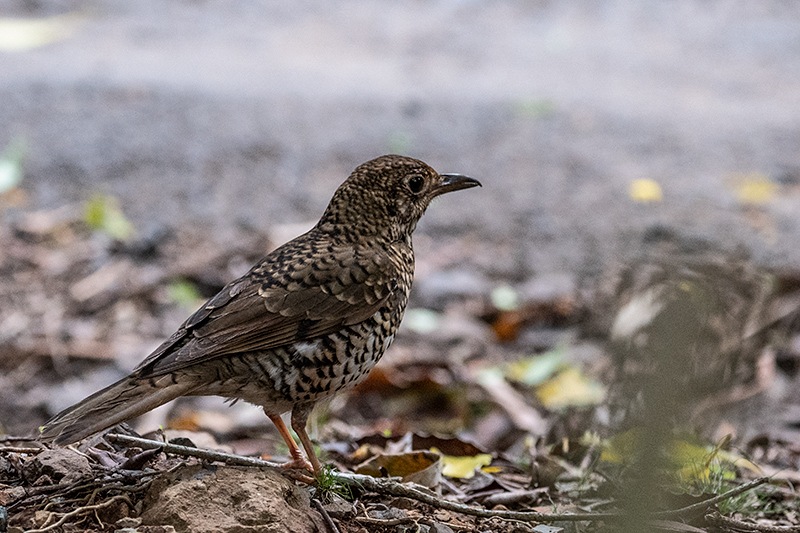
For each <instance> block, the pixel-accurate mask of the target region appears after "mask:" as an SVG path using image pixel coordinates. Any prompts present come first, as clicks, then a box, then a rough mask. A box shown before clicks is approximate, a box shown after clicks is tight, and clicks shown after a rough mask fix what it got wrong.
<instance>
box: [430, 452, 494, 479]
mask: <svg viewBox="0 0 800 533" xmlns="http://www.w3.org/2000/svg"><path fill="white" fill-rule="evenodd" d="M431 451H432V452H434V453H439V454H441V452H440V451H439V450H437V449H436V448H431ZM491 462H492V456H491V455H489V454H488V453H479V454H478V455H473V456H465V457H458V456H455V455H444V454H442V474H444V475H445V476H447V477H456V478H459V479H469V478H471V477H473V476H474V475H475V469H476V468H480V467H482V466H488V465H489V464H490V463H491Z"/></svg>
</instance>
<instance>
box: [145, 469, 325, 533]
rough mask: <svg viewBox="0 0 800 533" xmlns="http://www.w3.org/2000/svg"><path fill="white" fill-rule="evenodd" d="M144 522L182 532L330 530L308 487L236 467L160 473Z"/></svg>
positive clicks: (277, 475) (301, 532)
mask: <svg viewBox="0 0 800 533" xmlns="http://www.w3.org/2000/svg"><path fill="white" fill-rule="evenodd" d="M142 523H143V524H144V525H151V526H157V525H170V526H173V527H174V528H175V531H176V532H177V533H181V532H192V533H247V532H251V531H252V532H257V531H259V532H260V531H268V532H270V533H280V532H284V531H285V532H287V533H289V532H291V533H305V532H308V533H312V532H316V531H325V524H324V523H323V522H322V519H321V517H320V516H319V514H318V513H317V511H316V510H313V509H312V508H311V505H310V497H309V495H308V491H307V490H306V489H304V488H302V487H298V486H296V485H295V484H294V483H293V482H291V481H290V480H288V479H287V478H285V477H284V476H282V475H281V474H280V473H277V472H274V471H270V470H259V469H255V468H245V467H235V466H220V467H213V466H202V465H194V466H184V467H181V468H179V469H177V470H176V471H174V472H171V473H170V474H167V475H164V476H162V477H160V478H159V479H158V480H156V481H155V482H154V483H153V485H152V486H151V487H150V489H149V490H148V493H147V495H146V496H145V499H144V508H143V510H142Z"/></svg>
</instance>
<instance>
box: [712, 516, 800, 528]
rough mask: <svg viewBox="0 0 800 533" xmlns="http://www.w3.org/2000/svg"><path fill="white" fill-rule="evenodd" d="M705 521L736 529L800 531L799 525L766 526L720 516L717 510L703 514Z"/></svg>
mask: <svg viewBox="0 0 800 533" xmlns="http://www.w3.org/2000/svg"><path fill="white" fill-rule="evenodd" d="M705 518H706V522H708V523H709V524H714V525H715V526H719V527H724V528H727V529H737V530H739V531H757V532H759V533H800V526H768V525H761V524H751V523H750V522H743V521H742V520H736V519H735V518H728V517H727V516H722V515H721V514H719V513H717V512H713V513H709V514H707V515H706V516H705Z"/></svg>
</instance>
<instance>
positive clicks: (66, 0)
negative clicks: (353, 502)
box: [0, 0, 800, 455]
mask: <svg viewBox="0 0 800 533" xmlns="http://www.w3.org/2000/svg"><path fill="white" fill-rule="evenodd" d="M0 126H1V127H0V153H2V156H1V157H2V159H1V160H0V190H1V191H2V197H1V198H2V200H1V201H0V209H2V222H3V229H2V240H3V242H4V245H3V247H2V249H0V259H2V266H1V268H2V271H0V275H2V278H0V293H2V294H0V304H1V305H0V342H2V346H1V347H0V350H2V356H0V361H1V362H0V368H2V371H3V376H2V378H0V379H2V382H3V387H0V413H2V415H1V416H2V418H0V424H2V428H1V429H3V430H5V431H7V432H9V433H18V434H24V433H27V432H29V431H32V430H34V429H35V428H36V427H37V426H38V425H39V424H41V423H42V422H43V421H44V420H46V419H47V418H48V417H49V416H51V415H52V414H54V413H55V412H57V411H59V410H60V409H62V408H64V407H66V406H68V405H69V404H71V403H73V402H75V401H77V400H79V399H81V398H82V397H84V396H85V395H87V394H89V393H91V392H93V391H94V390H97V389H98V388H100V387H102V386H104V385H106V384H108V383H110V382H112V381H113V380H115V379H117V378H118V377H119V376H121V375H123V373H126V372H128V371H130V370H131V369H132V368H133V367H134V366H135V365H136V364H137V363H138V362H139V361H140V360H141V359H143V358H144V356H146V355H147V353H149V351H150V350H152V349H153V348H155V347H156V346H157V345H158V344H159V343H160V342H161V341H162V340H163V339H164V338H165V337H166V336H168V335H169V334H170V333H171V332H172V331H174V329H175V328H176V327H177V326H178V325H179V324H180V323H181V322H182V321H183V319H184V318H185V317H186V316H188V314H189V313H190V312H191V311H192V310H193V309H194V308H196V306H197V305H199V303H200V302H201V301H202V298H204V297H209V296H211V295H213V294H214V292H215V291H216V290H219V288H221V287H222V285H223V284H224V283H225V282H227V281H229V280H231V279H233V278H235V277H236V276H239V275H241V274H243V273H244V272H246V270H247V269H248V268H249V266H250V265H251V264H252V263H253V262H255V261H256V260H257V259H258V258H259V257H260V256H262V255H263V254H264V253H265V252H266V251H267V250H269V249H271V248H273V247H275V246H277V245H279V244H281V243H282V242H284V241H286V240H288V239H289V238H292V237H294V236H296V235H298V234H299V233H301V232H303V231H305V230H306V229H307V228H309V227H310V226H311V225H312V224H313V223H315V221H316V220H317V218H318V216H319V215H320V213H321V212H322V210H323V209H324V207H325V205H326V204H327V201H328V200H329V198H330V196H331V195H332V193H333V191H334V190H335V188H336V187H337V186H338V185H339V184H340V183H341V182H342V181H343V180H344V179H345V178H346V177H347V175H348V174H349V173H350V172H351V171H352V169H353V168H354V167H355V166H356V165H358V164H360V163H362V162H364V161H366V160H369V159H372V158H373V157H376V156H378V155H381V154H384V153H402V154H405V155H410V156H413V157H417V158H420V159H423V160H424V161H426V162H427V163H429V164H430V165H431V166H433V167H434V168H435V169H437V170H438V171H440V172H457V173H463V174H467V175H470V176H473V177H475V178H477V179H479V180H481V182H482V183H483V188H482V189H480V190H475V191H469V192H465V193H460V194H458V195H453V196H448V197H445V198H442V199H440V200H439V201H437V202H436V203H434V205H433V206H431V208H430V209H429V212H428V214H426V216H425V218H424V219H423V221H422V222H421V224H420V226H419V228H418V230H417V233H416V234H415V246H416V251H417V260H418V266H417V281H416V283H415V286H414V291H413V296H412V302H411V309H410V310H409V314H408V316H407V318H406V321H405V322H404V326H403V330H402V334H401V335H400V337H399V338H398V340H397V344H396V346H395V347H394V348H393V350H391V351H390V353H389V354H387V356H386V359H385V361H384V362H383V363H382V366H381V367H380V368H381V369H382V370H380V371H378V372H376V376H375V378H374V379H373V380H371V381H370V382H367V384H365V386H364V387H363V388H362V389H361V390H360V392H359V391H357V392H356V393H354V394H353V395H352V396H351V397H349V398H347V399H342V400H335V401H334V403H333V404H331V406H329V409H330V413H331V416H333V418H336V416H337V414H338V415H341V414H342V413H351V415H348V416H349V417H348V418H347V419H348V420H349V421H350V422H351V426H346V425H341V426H336V424H328V425H327V427H332V428H333V429H332V430H331V431H334V430H336V428H337V427H338V428H339V429H340V430H341V434H344V433H347V432H348V431H349V432H350V435H351V436H352V435H353V434H358V432H359V431H360V432H361V433H362V434H369V433H371V432H375V433H381V432H385V431H386V430H390V433H391V432H394V433H396V434H398V433H399V434H402V432H403V431H408V430H411V431H416V430H425V431H428V432H439V433H444V434H456V433H459V432H463V434H465V435H468V436H470V437H471V438H472V440H474V441H477V442H478V444H480V445H481V446H483V447H484V448H485V449H488V450H512V451H513V453H514V454H517V455H519V454H520V453H522V452H521V451H520V450H522V449H523V448H524V447H525V445H524V442H526V441H525V440H524V439H523V437H524V436H525V435H530V434H536V435H549V438H550V439H551V440H552V439H554V438H557V437H561V436H568V437H571V436H576V435H580V434H582V433H583V432H584V431H586V429H587V428H589V427H597V424H598V423H601V424H605V425H606V426H609V425H612V424H613V422H614V421H615V420H617V418H616V417H617V414H616V413H617V411H615V409H614V408H613V406H610V405H609V403H610V400H609V399H610V398H614V397H615V396H614V395H615V390H616V389H615V386H614V385H613V383H614V381H612V378H611V377H609V376H616V378H619V373H622V374H625V376H624V377H630V376H628V370H626V369H624V368H622V367H624V366H625V365H624V364H623V363H624V362H625V361H627V360H629V359H626V356H625V354H626V353H628V352H627V350H631V349H634V348H635V349H639V350H640V351H641V350H644V352H647V353H646V354H645V356H653V357H658V356H661V355H663V354H664V353H665V349H663V347H661V348H659V347H656V348H652V346H651V349H650V350H649V351H648V349H643V348H642V342H641V338H640V336H638V333H640V332H641V331H642V330H643V329H645V328H647V327H655V326H653V316H656V315H658V313H659V312H661V311H664V310H665V309H667V310H669V309H673V310H674V309H677V311H674V312H676V313H678V314H680V315H681V316H684V317H687V316H690V317H695V318H696V319H697V321H698V322H694V323H695V324H696V323H701V324H703V326H702V327H703V328H705V329H704V332H705V333H704V334H703V335H699V336H698V338H694V337H692V338H691V339H689V340H688V341H686V342H688V343H695V344H692V347H691V349H690V348H686V347H685V346H684V344H681V343H679V344H680V346H681V348H680V349H681V350H682V352H681V353H682V354H683V355H685V354H688V353H689V352H691V354H690V355H686V357H688V358H689V359H691V358H692V357H694V359H692V360H690V361H685V362H682V363H680V364H679V365H678V367H679V369H683V370H686V369H690V371H692V372H695V371H698V369H701V370H709V371H711V370H713V372H712V373H711V375H709V376H703V378H704V379H705V381H702V380H701V382H702V383H705V384H706V385H702V384H701V385H700V386H699V390H698V391H696V392H697V396H698V397H699V398H700V399H699V400H698V401H701V400H704V401H706V402H707V403H709V402H710V404H711V405H712V406H713V407H720V406H723V407H725V406H729V405H734V406H735V408H734V409H733V411H734V412H735V413H736V415H735V416H734V415H729V414H722V415H718V416H717V418H714V420H715V422H714V423H713V424H708V423H704V422H701V423H700V424H699V425H701V426H703V427H704V428H705V430H707V432H708V433H709V436H710V437H714V438H719V437H720V436H721V435H724V434H726V433H731V432H732V433H734V434H735V435H737V436H738V437H739V438H753V437H755V436H758V435H764V434H765V433H764V432H766V434H769V435H773V436H774V435H779V436H780V435H782V436H784V437H786V438H794V437H793V435H794V436H796V432H797V428H798V427H800V426H799V425H798V421H800V405H798V400H797V398H799V397H800V395H798V394H797V391H798V385H797V379H796V375H797V370H798V368H800V363H799V362H798V361H800V359H798V356H797V354H798V353H800V337H798V336H797V334H796V333H795V331H796V329H793V327H794V326H793V324H794V322H793V320H794V317H795V316H796V308H797V305H796V302H797V298H794V297H791V298H788V299H787V297H786V296H787V295H789V296H792V295H793V294H795V293H793V291H794V290H795V289H796V288H797V286H798V283H797V281H798V279H800V275H798V273H797V272H798V265H800V247H798V245H797V243H798V242H800V5H798V4H797V3H795V2H784V1H779V0H764V1H761V2H746V1H736V0H713V1H706V0H676V1H671V2H656V1H646V0H639V1H631V0H600V1H598V0H592V1H589V0H564V1H559V2H550V1H544V0H540V1H531V0H500V1H493V2H486V1H478V0H430V1H422V0H400V1H394V2H364V1H357V0H343V1H340V2H335V3H332V2H322V1H310V0H308V1H302V0H301V1H295V2H270V1H256V0H233V1H229V2H202V1H190V0H183V1H181V0H167V1H163V0H158V1H156V0H138V1H136V2H127V1H121V0H120V1H116V0H51V1H37V0H18V1H17V0H4V1H3V2H2V3H0ZM654 254H655V255H656V256H658V257H660V258H661V259H658V260H653V259H652V257H653V256H654ZM659 254H660V255H659ZM665 257H666V258H669V261H666V262H664V260H663V259H664V258H665ZM684 257H686V258H687V261H684V260H683V258H684ZM632 265H638V266H632ZM642 265H644V266H642ZM708 265H711V267H710V269H709V268H707V267H708ZM639 267H641V268H639ZM676 279H677V280H679V281H678V282H677V283H678V284H677V285H676V284H675V283H676V282H675V280H676ZM687 280H688V281H687ZM727 281H731V283H727ZM719 283H721V284H722V285H720V284H719ZM676 287H677V288H678V289H675V288H676ZM687 287H688V289H687ZM698 287H699V288H698ZM695 289H696V290H695ZM676 290H677V292H675V291H676ZM681 291H683V293H681ZM684 293H686V294H689V295H690V296H691V297H690V298H688V300H685V301H684V300H682V299H681V294H684ZM697 294H700V296H698V297H697V298H695V296H696V295H697ZM653 302H655V304H653ZM673 304H674V305H673ZM648 305H649V306H650V307H648ZM642 306H644V307H642ZM670 306H672V307H670ZM686 306H688V311H687V307H686ZM625 312H627V314H625ZM669 312H673V311H669ZM693 313H694V314H693ZM642 317H644V318H642ZM698 317H699V318H698ZM709 317H711V318H709ZM673 322H674V321H670V320H666V319H665V320H664V323H665V324H667V325H665V326H664V327H677V328H678V329H677V330H669V331H671V332H672V335H673V336H670V335H667V334H665V335H666V337H667V338H670V339H671V338H674V336H678V337H680V338H682V339H683V338H684V335H683V334H684V333H685V331H684V330H682V329H680V328H682V327H686V325H685V324H684V325H680V324H678V325H675V324H674V323H673ZM779 323H780V328H779V330H778V332H777V333H776V332H775V330H774V329H770V328H773V326H775V324H779ZM659 327H661V326H659ZM706 330H708V331H706ZM765 332H767V333H765ZM662 336H663V335H662ZM701 337H702V338H701ZM634 338H637V339H639V341H637V343H634V344H635V346H633V348H632V347H631V346H632V345H631V343H630V342H629V341H630V339H634ZM620 339H622V340H620ZM625 339H627V340H625ZM709 339H712V341H713V342H712V341H709ZM653 342H657V341H653ZM658 342H661V341H658ZM682 342H683V341H682ZM696 343H711V344H713V345H714V346H715V348H708V347H707V346H706V347H704V348H702V349H700V348H697V346H698V344H696ZM726 343H727V344H726ZM731 343H732V344H733V345H735V348H734V349H733V352H735V356H734V355H731V353H732V352H731V348H730V345H731ZM645 344H646V342H645ZM667 344H669V343H667ZM723 345H724V348H721V346H723ZM745 345H746V346H745ZM667 352H668V351H667ZM711 352H713V354H711V355H709V354H710V353H711ZM620 353H622V354H623V355H619V354H620ZM653 354H655V355H653ZM645 356H642V357H645ZM543 357H544V358H543ZM715 358H716V359H715ZM621 361H622V362H621ZM679 361H683V359H679ZM709 361H712V362H711V363H710V362H709ZM714 361H716V362H718V364H717V363H714ZM759 362H761V363H763V365H766V367H767V368H768V371H766V373H765V372H763V371H760V370H759V368H762V367H759V366H758V365H759ZM673 363H674V361H673ZM684 363H685V364H684ZM712 363H713V364H712ZM513 365H516V366H513ZM763 365H762V366H763ZM674 366H675V365H674V364H672V365H671V366H670V368H672V367H674ZM642 367H643V368H650V369H651V370H652V366H648V365H642ZM655 368H656V369H657V370H656V371H655V372H656V374H655V375H657V376H662V377H663V376H664V375H665V374H659V372H661V371H660V370H658V368H659V367H658V364H656V365H655ZM674 370H675V369H674V368H673V371H674ZM687 371H689V370H687ZM632 372H633V373H634V374H636V373H637V372H641V368H639V369H637V370H635V371H632ZM651 375H652V374H651ZM564 376H566V377H564ZM576 376H577V377H576ZM616 378H614V379H616ZM556 379H564V380H566V381H564V382H559V381H554V380H556ZM674 379H675V381H674V383H680V384H684V383H685V382H686V383H688V381H687V380H683V378H680V377H675V378H674ZM708 383H714V386H713V387H710V386H707V384H708ZM545 386H549V387H550V388H549V389H545V388H544V387H545ZM686 386H687V387H688V386H690V385H688V384H687V385H686ZM415 387H416V388H415ZM720 389H721V390H720ZM558 391H566V398H565V397H564V394H562V395H561V396H559V395H558ZM575 391H577V392H575ZM626 391H627V389H625V388H624V387H620V388H619V390H617V391H616V394H617V396H616V397H617V399H618V400H619V399H620V398H621V400H620V402H619V403H620V404H622V405H623V407H624V410H625V411H626V415H625V416H627V415H628V414H630V413H629V408H630V406H631V405H632V404H634V403H635V402H634V400H635V399H636V398H637V396H636V395H635V394H632V393H629V392H626ZM712 392H713V393H714V396H713V397H712V398H711V399H709V398H708V396H709V395H711V393H712ZM726 393H727V396H726V395H725V394H726ZM375 395H378V397H379V398H380V399H381V400H380V401H379V402H377V403H376V402H374V401H372V400H373V399H374V398H375ZM553 395H554V396H555V400H554V399H553V397H554V396H553ZM570 395H572V396H570ZM392 398H394V399H392ZM431 398H434V399H435V401H432V400H431ZM754 398H756V399H758V401H757V402H756V404H754V405H750V404H748V406H749V407H748V409H749V408H752V409H753V410H752V411H745V410H744V409H743V408H742V406H741V404H739V403H736V402H739V401H742V400H750V401H752V400H753V399H754ZM204 401H205V400H204ZM215 401H216V400H208V402H212V403H205V404H203V403H202V402H201V403H200V404H197V403H193V404H191V405H192V406H194V407H191V408H190V409H189V414H188V415H184V414H181V412H180V409H179V408H170V409H173V411H171V412H172V414H171V415H169V416H167V415H166V414H160V415H157V416H158V417H160V418H157V419H155V421H151V422H149V423H147V424H144V426H145V427H144V429H154V428H155V427H157V426H158V425H159V424H164V423H166V422H164V421H165V420H166V418H171V419H172V420H173V422H174V421H175V420H177V422H175V423H174V424H175V426H176V427H188V428H192V429H197V428H203V429H208V430H209V431H212V432H213V433H215V434H216V435H217V436H219V435H220V434H222V433H225V432H226V431H233V430H232V429H231V428H240V427H243V426H246V427H248V424H249V427H259V428H261V429H260V430H259V431H261V433H259V432H258V431H255V430H253V431H250V432H244V433H242V432H240V433H239V434H237V435H236V436H235V438H236V439H238V440H239V441H240V442H242V443H243V442H245V440H246V438H250V437H253V435H262V434H263V433H264V432H267V433H269V432H271V431H272V430H271V429H270V428H269V426H268V424H267V422H266V419H265V418H264V417H263V415H261V414H260V413H258V412H255V411H254V410H252V409H251V410H248V408H247V407H242V406H236V407H235V408H234V409H232V410H225V408H222V409H218V407H219V405H221V402H218V404H219V405H218V404H214V403H213V402H215ZM197 405H201V406H203V405H208V406H211V407H208V411H209V412H212V411H213V412H215V413H218V414H216V415H211V414H208V415H207V417H206V418H204V417H205V416H206V415H204V414H203V413H204V412H205V411H204V409H205V407H201V408H198V407H197ZM376 406H381V407H380V408H378V407H376ZM684 407H686V406H684ZM695 407H696V405H692V406H691V408H692V409H694V408H695ZM709 408H710V407H709V405H705V404H704V406H703V409H701V410H700V412H701V413H704V412H706V411H707V410H708V409H709ZM175 409H177V411H175ZM426 409H427V411H426ZM645 412H647V411H646V410H645ZM679 412H680V408H676V411H675V412H673V413H672V415H675V416H676V417H677V416H678V413H679ZM764 412H769V413H770V416H769V417H764V416H762V415H763V413H764ZM176 413H177V414H176ZM219 413H222V414H219ZM565 413H567V414H569V416H566V415H565ZM576 413H577V414H576ZM743 413H747V414H743ZM753 413H756V414H753ZM695 414H696V413H695ZM651 415H652V413H651ZM214 416H216V417H217V418H214ZM625 416H623V417H622V418H625ZM698 416H699V415H698ZM209 417H210V418H209ZM220 417H222V418H220ZM230 417H234V421H233V422H231V421H230V420H228V421H227V422H226V420H227V419H228V418H230ZM236 417H239V418H236ZM700 420H704V419H703V418H702V417H701V418H700ZM226 424H227V425H226ZM422 426H424V427H422ZM273 437H274V435H273ZM233 438H234V437H230V438H229V439H228V440H230V439H233ZM331 438H332V437H330V436H328V437H323V438H322V440H331ZM278 440H279V439H278ZM259 446H263V443H261V444H259V445H258V446H250V447H248V446H247V445H245V444H240V447H239V448H237V450H239V451H242V452H243V453H244V452H252V451H254V450H256V449H258V447H259ZM514 446H517V448H514ZM514 450H516V451H514ZM509 453H511V452H509Z"/></svg>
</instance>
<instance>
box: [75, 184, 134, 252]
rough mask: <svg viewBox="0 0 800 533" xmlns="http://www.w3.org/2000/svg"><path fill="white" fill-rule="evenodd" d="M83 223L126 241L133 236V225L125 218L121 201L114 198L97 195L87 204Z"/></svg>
mask: <svg viewBox="0 0 800 533" xmlns="http://www.w3.org/2000/svg"><path fill="white" fill-rule="evenodd" d="M83 221H84V222H86V225H88V226H89V227H90V228H92V229H93V230H95V231H101V232H103V233H105V234H107V235H109V236H110V237H113V238H114V239H118V240H121V241H124V240H126V239H128V238H129V237H131V236H133V224H131V223H130V221H129V220H128V219H127V218H126V217H125V214H124V213H123V212H122V209H121V208H120V206H119V200H117V199H116V198H115V197H113V196H105V195H102V194H95V195H94V196H92V198H91V199H90V200H89V201H88V202H86V206H85V208H84V212H83Z"/></svg>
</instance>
